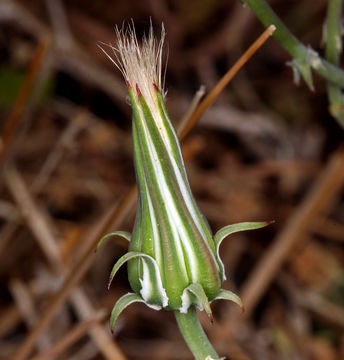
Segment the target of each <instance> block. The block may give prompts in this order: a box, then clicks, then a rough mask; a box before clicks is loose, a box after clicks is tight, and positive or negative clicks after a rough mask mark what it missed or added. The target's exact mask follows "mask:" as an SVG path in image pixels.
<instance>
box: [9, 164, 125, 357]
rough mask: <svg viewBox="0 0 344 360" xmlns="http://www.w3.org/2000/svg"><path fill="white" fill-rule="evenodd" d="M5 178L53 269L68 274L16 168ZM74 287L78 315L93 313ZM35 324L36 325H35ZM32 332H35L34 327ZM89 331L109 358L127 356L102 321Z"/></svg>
mask: <svg viewBox="0 0 344 360" xmlns="http://www.w3.org/2000/svg"><path fill="white" fill-rule="evenodd" d="M5 179H6V183H7V186H8V188H9V189H10V191H11V193H12V196H13V197H14V198H15V200H16V202H17V204H18V206H19V207H20V208H21V210H22V212H23V214H24V217H25V219H26V221H27V223H28V226H29V228H30V229H31V231H32V232H33V233H34V235H35V238H36V239H37V241H38V243H39V245H40V247H41V248H42V250H43V252H44V253H45V255H46V257H47V258H48V260H49V261H50V263H51V265H52V266H53V268H54V270H55V271H57V272H59V273H61V274H62V275H66V274H67V273H68V269H66V268H65V266H64V265H63V263H62V261H61V258H60V251H59V248H58V246H57V244H56V242H55V239H54V236H53V235H52V231H51V230H50V229H49V225H48V222H47V220H46V219H45V218H44V216H43V214H42V213H41V212H40V210H39V209H38V207H37V205H36V204H35V202H34V200H33V198H32V197H31V194H30V193H29V191H28V189H27V187H26V186H25V183H24V181H23V180H22V179H21V177H20V175H19V173H17V171H16V170H15V169H14V168H11V169H6V172H5ZM72 290H73V291H72V292H68V295H70V296H71V302H72V304H73V306H74V308H75V310H76V312H77V313H78V315H79V317H81V318H84V319H85V318H86V319H87V318H90V317H92V316H93V314H94V309H93V307H92V304H91V302H90V301H89V300H88V299H87V297H86V295H85V293H84V292H83V291H82V290H81V289H78V288H75V289H72ZM38 323H39V322H38ZM36 326H37V325H36ZM35 328H36V327H34V328H33V329H35ZM32 332H33V333H34V331H32ZM90 334H91V336H92V338H93V340H94V342H95V343H96V344H97V346H98V348H99V350H100V351H101V352H102V353H103V355H104V356H105V357H106V358H107V359H113V358H116V359H123V360H124V359H125V357H124V355H123V354H122V353H121V351H120V349H119V348H118V346H117V345H116V343H115V342H114V341H113V339H112V338H111V336H110V334H109V333H107V332H106V331H105V330H104V328H103V327H102V326H101V325H97V324H96V325H95V326H94V327H93V328H92V329H91V330H90ZM37 339H38V337H37V338H35V340H34V341H33V343H32V345H34V344H35V343H36V340H37ZM31 349H32V346H31V347H30V349H29V350H28V352H27V353H25V354H24V355H23V357H18V358H19V359H24V358H25V357H26V356H27V355H29V354H30V352H31ZM19 355H20V354H19ZM16 356H18V355H15V356H14V359H16V358H17V357H16ZM20 356H22V355H20Z"/></svg>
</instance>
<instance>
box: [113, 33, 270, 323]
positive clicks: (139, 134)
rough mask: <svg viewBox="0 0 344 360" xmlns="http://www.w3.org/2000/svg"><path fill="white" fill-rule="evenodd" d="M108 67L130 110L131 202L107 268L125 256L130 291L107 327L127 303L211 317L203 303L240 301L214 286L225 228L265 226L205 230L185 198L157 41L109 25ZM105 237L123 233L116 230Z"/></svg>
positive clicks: (232, 229)
mask: <svg viewBox="0 0 344 360" xmlns="http://www.w3.org/2000/svg"><path fill="white" fill-rule="evenodd" d="M117 37H118V45H117V46H118V48H117V49H114V50H115V51H114V52H115V54H116V59H117V61H116V62H115V64H116V66H117V67H118V68H119V69H120V70H121V72H122V74H123V76H124V78H125V80H126V82H127V86H128V91H129V96H130V100H131V105H132V112H133V121H132V128H133V146H134V165H135V173H136V181H137V186H138V205H137V213H136V219H135V225H134V229H133V233H132V236H131V239H130V244H129V252H128V253H127V254H125V255H124V256H123V257H122V258H120V259H119V260H118V262H117V263H116V264H115V265H114V268H113V270H112V272H111V276H110V283H111V281H112V279H113V277H114V275H115V273H116V272H117V270H118V268H119V267H120V266H121V265H122V264H124V263H125V262H127V261H128V275H129V282H130V285H131V287H132V289H133V291H134V292H135V294H127V295H125V296H124V297H122V298H121V299H120V300H119V301H118V302H117V304H116V305H115V307H114V310H113V313H112V320H111V325H112V326H114V323H115V321H116V319H117V317H118V315H119V313H120V312H121V311H122V310H123V309H124V308H125V307H126V306H128V305H129V304H131V303H132V302H134V301H142V302H145V303H146V304H147V305H148V306H150V307H152V308H155V309H160V308H165V309H169V310H174V311H176V310H179V311H180V312H187V311H188V308H189V306H190V305H196V306H198V307H199V308H200V309H203V308H204V309H205V311H206V312H207V313H208V315H211V310H210V306H209V302H210V301H212V300H214V299H216V298H221V299H229V300H233V301H235V302H236V303H237V304H239V305H241V301H240V299H239V298H238V297H237V296H236V295H235V294H233V293H232V292H230V291H226V290H222V289H221V283H222V281H223V280H224V279H225V275H224V267H223V264H222V262H221V260H220V258H219V252H218V250H219V246H220V244H221V241H222V240H223V239H224V238H225V237H226V236H227V235H229V234H230V233H233V232H237V231H241V230H246V229H254V228H259V227H262V226H265V225H266V224H267V223H242V224H236V225H229V226H227V227H225V228H223V229H221V230H220V231H219V232H218V233H217V234H216V235H215V236H213V235H212V233H211V230H210V228H209V225H208V223H207V221H206V219H205V217H204V216H203V214H202V213H201V211H200V209H199V207H198V206H197V204H196V201H195V199H194V197H193V195H192V192H191V189H190V185H189V182H188V179H187V174H186V171H185V166H184V161H183V157H182V153H181V150H180V144H179V141H178V137H177V134H176V131H175V129H174V127H173V125H172V123H171V121H170V119H169V117H168V114H167V110H166V107H165V99H164V92H163V85H162V81H161V69H162V49H163V41H164V37H165V31H164V28H162V34H161V40H160V42H157V40H156V39H155V38H154V36H153V30H152V28H151V29H150V33H149V36H148V37H144V38H143V43H142V46H139V45H138V41H137V38H136V35H135V32H134V29H133V28H131V27H129V29H128V30H127V32H126V33H125V34H123V32H120V31H118V30H117ZM113 235H119V236H123V233H119V232H118V233H114V234H113Z"/></svg>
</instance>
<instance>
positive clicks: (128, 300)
mask: <svg viewBox="0 0 344 360" xmlns="http://www.w3.org/2000/svg"><path fill="white" fill-rule="evenodd" d="M135 302H144V300H143V299H142V297H141V296H139V295H137V294H135V293H128V294H125V295H123V296H122V297H121V298H120V299H118V300H117V302H116V304H115V306H114V307H113V309H112V311H111V318H110V329H111V330H113V329H114V328H115V325H116V321H117V319H118V317H119V315H120V314H121V312H122V311H123V310H124V309H125V308H126V307H128V306H129V305H131V304H133V303H135Z"/></svg>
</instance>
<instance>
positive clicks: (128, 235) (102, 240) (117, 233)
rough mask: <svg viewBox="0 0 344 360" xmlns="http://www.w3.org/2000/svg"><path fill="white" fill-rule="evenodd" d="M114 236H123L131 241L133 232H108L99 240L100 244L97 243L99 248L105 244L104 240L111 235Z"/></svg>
mask: <svg viewBox="0 0 344 360" xmlns="http://www.w3.org/2000/svg"><path fill="white" fill-rule="evenodd" d="M113 236H119V237H122V238H124V239H125V240H128V241H129V242H130V239H131V234H130V233H128V232H127V231H114V232H111V233H109V234H106V235H105V236H103V237H102V238H101V239H100V240H99V242H98V245H97V250H98V249H99V248H100V246H101V245H102V244H103V242H104V241H105V240H106V239H109V238H110V237H113Z"/></svg>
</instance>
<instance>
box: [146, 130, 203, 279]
mask: <svg viewBox="0 0 344 360" xmlns="http://www.w3.org/2000/svg"><path fill="white" fill-rule="evenodd" d="M144 129H145V136H146V138H147V142H148V146H149V147H150V154H151V157H152V165H153V166H154V168H155V170H156V171H155V174H156V175H157V176H156V178H157V181H158V182H159V183H160V186H159V188H160V190H161V191H162V192H163V194H162V196H163V198H164V201H165V206H166V208H167V216H168V219H169V223H170V224H171V230H172V231H173V234H172V237H173V238H174V239H177V238H179V239H180V240H181V242H182V244H183V247H184V249H185V251H186V253H187V255H188V261H189V263H190V269H191V276H192V280H194V281H197V279H198V275H199V274H198V267H197V261H195V256H194V252H193V251H192V247H191V246H190V242H189V240H188V234H187V231H186V228H185V224H184V223H183V221H182V219H181V218H180V216H179V212H178V209H177V207H176V204H175V202H174V198H173V196H172V194H171V192H170V191H169V187H168V185H167V184H166V181H165V175H164V172H163V169H162V167H161V164H160V161H159V159H158V156H157V153H156V151H155V147H154V146H153V142H152V139H151V137H150V135H149V132H148V130H147V128H146V126H145V124H144ZM178 234H179V236H178ZM176 245H179V246H178V247H177V251H178V254H179V256H180V259H183V262H184V263H185V259H184V253H183V249H182V247H181V246H180V242H176ZM186 276H187V275H186Z"/></svg>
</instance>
